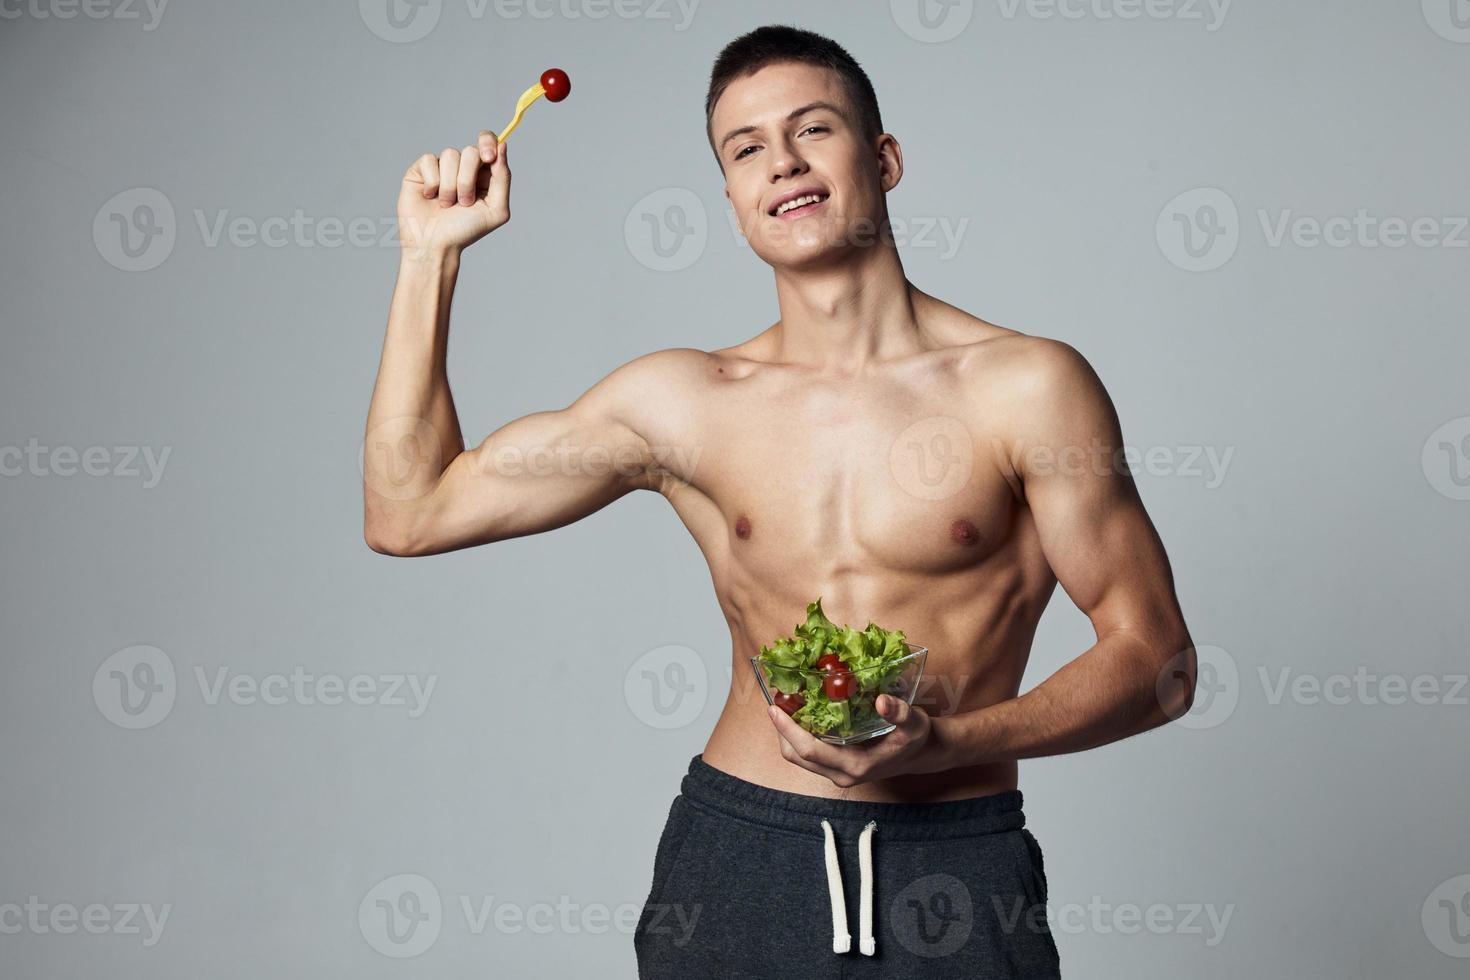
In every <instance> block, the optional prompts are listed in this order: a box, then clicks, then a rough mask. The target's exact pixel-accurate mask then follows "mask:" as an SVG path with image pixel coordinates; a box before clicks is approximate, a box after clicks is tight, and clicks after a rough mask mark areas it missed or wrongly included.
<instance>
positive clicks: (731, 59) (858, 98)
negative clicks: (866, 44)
mask: <svg viewBox="0 0 1470 980" xmlns="http://www.w3.org/2000/svg"><path fill="white" fill-rule="evenodd" d="M790 62H796V63H798V64H803V65H816V66H818V67H821V68H830V69H831V70H833V71H835V72H836V73H837V75H838V77H839V78H841V79H842V86H843V88H844V89H845V90H846V91H847V99H848V102H849V103H850V104H851V105H852V109H853V111H854V112H855V113H856V114H857V118H856V119H855V120H854V121H855V122H856V123H857V126H858V130H859V131H860V132H861V133H862V135H863V137H864V138H865V139H869V140H873V139H877V138H878V134H880V133H882V132H883V118H882V116H881V115H879V113H878V96H877V94H876V93H874V91H873V83H872V82H871V81H869V80H868V74H867V72H865V71H863V69H862V66H860V65H859V64H858V63H857V60H856V59H854V58H853V56H852V55H850V54H848V53H847V51H846V50H845V49H843V47H842V45H840V44H838V43H837V42H836V41H834V40H832V39H831V38H828V37H823V36H822V35H820V34H817V33H814V32H812V31H806V30H802V29H801V28H799V27H788V26H786V25H784V24H767V25H766V26H765V27H757V28H756V29H755V30H753V31H751V32H750V33H748V34H742V35H740V36H739V37H737V38H736V39H735V40H733V41H731V42H730V43H729V44H727V45H725V49H724V50H723V51H721V52H720V56H719V57H718V58H716V59H715V67H714V69H713V70H712V71H711V72H710V78H709V94H707V95H706V96H705V99H704V128H705V133H706V134H707V135H708V136H709V143H710V148H711V149H712V150H714V151H715V156H716V157H717V158H718V157H719V155H720V151H719V147H717V146H715V134H714V131H713V130H712V129H711V121H712V118H713V116H714V112H715V103H716V102H718V101H720V96H721V95H724V94H725V89H726V88H728V87H729V86H730V83H731V82H733V81H735V80H736V79H739V78H744V77H745V76H747V75H753V74H755V73H756V72H758V71H760V70H761V69H762V68H765V67H766V66H767V65H775V64H785V63H790ZM722 167H723V164H722Z"/></svg>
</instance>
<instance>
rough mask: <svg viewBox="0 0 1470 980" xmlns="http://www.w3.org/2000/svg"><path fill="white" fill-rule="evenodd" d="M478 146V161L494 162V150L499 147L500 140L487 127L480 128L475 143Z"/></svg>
mask: <svg viewBox="0 0 1470 980" xmlns="http://www.w3.org/2000/svg"><path fill="white" fill-rule="evenodd" d="M476 145H478V146H479V148H480V162H481V163H494V162H495V155H496V151H497V150H498V149H499V148H500V141H499V140H498V139H496V138H495V134H494V133H492V132H490V130H488V129H482V130H480V139H479V141H478V143H477V144H476Z"/></svg>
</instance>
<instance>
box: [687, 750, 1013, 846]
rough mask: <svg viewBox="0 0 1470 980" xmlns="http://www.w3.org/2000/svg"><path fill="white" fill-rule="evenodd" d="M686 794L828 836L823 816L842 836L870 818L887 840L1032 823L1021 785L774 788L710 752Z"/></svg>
mask: <svg viewBox="0 0 1470 980" xmlns="http://www.w3.org/2000/svg"><path fill="white" fill-rule="evenodd" d="M679 790H680V793H681V794H682V795H683V796H684V797H685V799H686V800H688V801H690V802H692V803H693V804H694V805H696V806H698V807H704V808H706V809H709V810H713V811H715V812H717V813H720V814H723V815H724V816H727V817H732V818H734V819H736V820H745V821H749V822H751V823H756V824H761V825H763V826H767V827H778V828H781V829H783V830H788V831H794V832H796V833H801V834H809V835H811V836H813V837H821V836H823V832H822V821H823V820H824V819H825V820H827V821H829V822H830V823H831V824H832V829H833V831H834V832H835V833H836V834H838V835H839V836H845V835H846V834H847V833H856V832H858V831H860V830H861V829H862V827H863V826H864V825H865V824H867V823H868V821H870V820H876V821H877V822H878V829H879V832H880V833H881V834H882V836H883V838H884V839H885V840H942V839H947V838H955V837H977V836H981V835H984V834H997V833H1003V832H1005V831H1008V830H1020V829H1021V828H1022V827H1024V826H1025V825H1026V816H1025V814H1024V813H1023V812H1022V811H1021V802H1022V798H1021V791H1020V790H1018V789H1013V790H1006V791H1004V792H1001V793H993V794H991V795H989V796H974V797H970V798H969V799H964V800H940V801H938V802H934V803H877V802H871V801H866V800H842V799H833V798H830V797H826V796H807V795H805V794H803V793H788V792H786V791H785V790H779V789H772V788H771V787H769V786H761V785H759V784H758V783H752V782H750V781H748V780H745V779H741V778H740V777H738V776H734V775H732V774H730V773H728V772H725V771H724V770H723V769H716V768H715V767H714V766H712V765H710V764H709V763H708V762H705V761H704V753H702V752H701V753H700V754H698V755H696V756H694V757H693V758H692V759H690V760H689V771H688V772H687V773H686V774H685V775H684V778H683V780H682V781H681V783H680V786H679Z"/></svg>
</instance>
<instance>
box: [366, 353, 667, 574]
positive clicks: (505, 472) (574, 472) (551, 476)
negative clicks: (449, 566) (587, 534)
mask: <svg viewBox="0 0 1470 980" xmlns="http://www.w3.org/2000/svg"><path fill="white" fill-rule="evenodd" d="M670 355H675V352H664V351H660V352H655V353H653V354H649V355H645V356H644V357H641V358H638V359H636V360H634V361H630V362H628V363H627V364H624V365H623V366H622V367H620V368H618V369H617V370H615V371H613V372H612V373H611V374H609V375H608V376H607V377H605V378H603V379H602V380H601V381H599V382H598V383H597V384H596V385H594V386H593V387H592V388H590V389H588V391H587V392H586V393H585V394H583V395H582V396H581V397H580V398H578V399H577V400H576V401H575V402H573V403H572V404H571V405H568V406H567V407H566V408H563V409H559V410H557V411H545V412H535V413H532V414H530V415H526V416H523V417H521V418H518V419H516V420H514V421H512V422H508V423H506V424H505V425H503V426H501V427H500V428H498V429H496V430H495V431H494V432H492V433H491V434H490V435H489V436H488V437H486V439H485V440H484V442H482V443H481V444H480V445H479V446H478V447H476V448H473V449H469V450H466V451H464V452H460V453H458V454H457V455H455V456H454V458H453V459H452V460H450V462H449V464H448V465H447V466H444V467H443V471H442V473H441V474H440V475H439V477H438V479H437V480H435V481H434V482H433V483H432V485H430V486H429V488H428V489H427V491H424V492H415V493H409V492H400V491H399V490H398V487H399V486H403V487H408V486H414V485H416V484H415V481H412V480H409V479H408V478H407V474H408V472H409V470H410V469H411V468H413V467H418V466H424V467H430V468H431V469H430V471H431V472H432V471H433V468H435V467H436V466H437V465H438V461H437V460H435V459H432V458H430V457H431V454H433V453H434V452H437V451H439V448H438V447H439V446H441V445H442V440H440V439H438V438H437V433H435V432H433V431H432V426H431V425H430V424H429V423H428V422H426V421H424V420H413V419H400V420H393V421H392V422H390V423H389V424H387V425H385V426H383V427H382V428H383V430H384V431H383V433H382V438H380V439H374V438H373V437H372V436H370V437H369V439H368V445H367V446H366V447H365V450H364V451H365V452H372V453H379V454H381V455H380V457H379V459H378V462H379V464H380V465H378V466H376V467H374V468H373V470H372V472H375V473H377V474H380V475H379V477H378V478H377V479H376V480H373V481H370V482H369V483H368V484H367V486H366V487H365V498H364V507H365V512H366V517H367V527H366V532H367V533H366V537H367V539H368V543H369V544H370V545H371V546H372V547H373V549H374V550H376V551H379V552H382V553H384V554H392V555H401V556H418V555H433V554H439V553H441V552H445V551H454V550H456V549H460V548H467V547H471V546H473V545H479V544H486V543H489V542H492V541H500V540H504V539H506V538H513V537H518V536H522V535H527V534H535V533H538V532H541V531H548V530H551V529H553V528H558V527H562V526H564V525H566V524H570V523H572V522H574V521H577V520H579V519H581V518H583V517H586V516H587V515H589V514H591V513H593V512H595V511H597V510H600V509H601V508H603V507H605V506H607V505H608V504H610V503H612V502H613V501H614V500H617V499H618V498H619V497H622V496H624V495H625V494H627V493H629V492H630V491H632V490H637V489H655V488H657V486H658V483H659V480H660V478H661V471H660V470H659V468H658V462H659V461H658V460H657V459H656V453H655V452H654V450H653V449H652V447H651V446H650V443H649V439H648V438H647V436H646V434H645V433H644V432H643V431H640V430H642V429H644V428H646V426H644V425H643V421H642V420H643V419H645V418H647V417H648V416H647V413H648V412H649V410H650V408H651V406H650V404H649V402H650V400H651V399H650V394H649V390H648V389H649V387H650V386H654V385H656V382H657V379H658V378H659V376H660V375H661V374H664V373H667V372H669V371H670V370H672V369H673V365H672V364H671V362H672V361H675V360H677V356H670ZM395 472H399V473H402V474H403V477H402V478H401V479H400V478H395V477H394V476H393V474H394V473H395Z"/></svg>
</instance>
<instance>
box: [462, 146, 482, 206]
mask: <svg viewBox="0 0 1470 980" xmlns="http://www.w3.org/2000/svg"><path fill="white" fill-rule="evenodd" d="M480 166H481V164H480V153H479V150H478V149H476V148H475V147H473V146H467V147H465V148H464V149H463V150H460V151H459V179H458V182H457V184H458V189H459V203H460V204H462V205H463V206H465V207H469V206H470V205H471V204H474V203H475V175H476V174H477V173H479V170H480Z"/></svg>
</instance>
